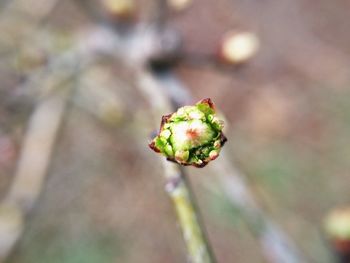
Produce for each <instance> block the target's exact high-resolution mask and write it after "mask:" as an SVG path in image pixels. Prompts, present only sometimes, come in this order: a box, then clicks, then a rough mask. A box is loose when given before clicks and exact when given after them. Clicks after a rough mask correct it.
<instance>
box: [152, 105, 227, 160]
mask: <svg viewBox="0 0 350 263" xmlns="http://www.w3.org/2000/svg"><path fill="white" fill-rule="evenodd" d="M223 127H224V125H223V121H222V120H220V119H219V118H218V117H217V116H216V113H215V106H214V103H213V102H212V100H211V99H210V98H207V99H203V100H201V101H199V102H198V103H196V104H195V105H194V106H184V107H181V108H179V109H178V110H177V111H176V112H174V113H172V114H169V115H165V116H163V117H162V121H161V125H160V129H159V133H158V135H157V136H156V137H155V138H154V139H153V140H152V141H151V143H150V144H149V147H150V148H151V149H152V150H154V151H155V152H157V153H161V154H162V155H164V156H165V157H166V158H167V159H168V160H169V161H173V162H177V163H179V164H182V165H193V166H195V167H204V166H205V165H206V164H207V163H208V162H210V161H211V160H214V159H216V158H217V157H218V156H219V153H220V150H221V147H222V146H223V145H224V144H225V142H226V141H227V139H226V137H225V135H224V134H223V132H222V129H223Z"/></svg>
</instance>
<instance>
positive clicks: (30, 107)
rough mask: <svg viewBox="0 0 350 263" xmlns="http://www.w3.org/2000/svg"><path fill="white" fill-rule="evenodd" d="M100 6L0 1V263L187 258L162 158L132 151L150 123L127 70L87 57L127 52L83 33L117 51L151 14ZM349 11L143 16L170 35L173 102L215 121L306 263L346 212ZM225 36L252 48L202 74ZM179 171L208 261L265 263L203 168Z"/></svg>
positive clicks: (257, 0)
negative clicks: (336, 213) (182, 99)
mask: <svg viewBox="0 0 350 263" xmlns="http://www.w3.org/2000/svg"><path fill="white" fill-rule="evenodd" d="M174 1H175V0H174ZM104 4H105V3H104V2H103V1H102V0H101V1H98V0H95V1H79V0H76V1H68V0H61V1H58V0H33V1H25V0H14V1H6V0H3V1H2V2H1V3H0V32H1V33H0V83H1V85H0V196H1V198H2V200H3V203H4V204H3V205H0V231H4V232H3V233H5V234H2V235H1V234H0V254H1V253H2V251H5V252H3V255H6V256H3V259H2V260H3V262H6V263H56V262H57V263H58V262H64V263H77V262H84V263H94V262H99V263H103V262H106V263H107V262H115V263H116V262H123V263H127V262H132V263H165V262H166V263H170V262H174V263H175V262H186V248H185V246H184V244H183V241H182V236H181V231H180V229H179V227H178V225H177V220H176V215H175V212H174V210H173V207H172V206H171V203H170V201H169V198H168V196H167V194H166V192H165V190H164V183H165V179H164V178H163V175H162V174H163V172H162V168H161V165H160V161H159V160H160V158H161V157H160V156H157V155H155V154H154V153H153V152H151V151H150V150H149V149H148V147H147V142H148V140H149V138H150V137H149V136H150V134H151V133H152V132H153V131H154V130H155V129H157V128H158V124H157V125H156V124H155V122H154V119H153V117H156V118H157V119H159V120H160V116H153V115H152V111H151V106H150V102H149V101H147V99H145V96H144V95H143V94H142V92H140V90H139V89H138V87H137V85H138V84H137V81H136V82H135V79H134V77H133V76H134V75H133V71H136V70H137V67H136V66H135V64H136V63H140V64H141V65H143V64H142V63H143V62H142V59H141V62H138V61H139V60H137V59H136V60H135V61H136V62H135V61H131V63H128V61H125V60H123V59H114V58H113V57H111V56H109V55H105V54H102V55H100V54H99V52H96V53H98V54H97V55H96V54H92V53H93V52H94V51H95V50H96V49H97V50H99V48H101V49H103V48H107V49H108V48H109V49H111V50H112V51H113V49H115V52H119V53H123V52H124V51H123V50H124V49H127V48H129V46H128V45H122V44H121V45H119V46H117V47H113V48H110V47H109V44H110V40H109V38H108V35H107V36H105V35H103V34H97V35H96V34H95V33H91V32H95V31H94V30H95V28H97V27H98V28H104V27H105V28H109V29H111V28H112V30H114V29H115V31H116V34H117V35H118V37H119V38H120V39H123V38H124V37H125V38H126V37H130V35H132V34H134V33H133V31H132V30H133V29H130V28H132V27H135V24H137V26H139V27H140V28H141V29H139V30H141V32H143V31H142V30H144V31H147V30H148V29H149V28H151V27H152V25H153V23H154V22H157V21H156V20H157V15H158V16H159V12H162V11H160V10H161V9H158V4H159V3H158V2H157V1H141V0H140V1H136V2H135V7H136V9H135V12H136V15H135V14H133V15H132V16H131V18H130V17H127V18H126V19H125V17H122V18H120V17H118V16H116V15H115V14H111V13H110V10H109V9H108V8H106V6H105V5H104ZM349 8H350V2H349V1H347V0H334V1H325V0H321V1H317V3H316V2H315V1H310V0H295V1H291V0H289V1H287V0H281V1H271V0H246V1H236V0H218V1H209V0H193V1H191V2H190V3H189V4H188V6H186V7H185V8H183V9H181V10H176V8H174V7H173V8H171V7H169V8H168V10H167V12H165V13H164V14H163V15H164V17H163V18H162V17H161V18H159V17H158V19H159V20H160V23H163V25H162V26H164V24H165V26H166V27H167V28H172V29H174V30H175V32H178V33H179V35H180V36H181V37H182V48H181V50H182V52H183V53H184V54H185V56H187V57H185V58H184V59H180V60H179V61H177V63H176V65H175V66H174V67H172V68H171V70H172V72H173V74H174V76H175V77H176V79H177V80H178V81H181V82H182V84H183V85H184V86H185V87H186V88H187V89H188V91H189V92H190V93H191V94H192V96H193V97H192V98H189V97H188V100H189V101H191V102H195V101H198V100H200V99H202V98H207V97H210V98H212V100H213V101H214V102H215V104H216V106H217V108H218V109H220V111H221V112H222V114H223V115H224V116H225V117H226V119H227V121H226V123H227V131H226V133H227V137H228V139H229V141H228V143H227V145H226V146H225V147H226V148H227V151H228V152H229V154H230V155H229V156H228V159H229V160H230V161H231V162H232V163H233V164H234V165H235V167H237V168H238V169H239V170H240V171H241V172H242V174H243V175H244V179H245V180H246V181H247V186H248V187H249V191H250V192H251V193H252V195H253V196H254V198H255V200H256V201H257V203H258V204H259V206H260V207H261V209H262V210H263V211H264V213H265V216H266V217H268V218H271V220H273V221H274V222H275V223H276V224H277V225H278V226H279V227H280V228H281V229H282V230H283V231H284V232H285V234H286V235H287V236H288V238H290V240H292V241H293V242H294V243H295V245H296V247H297V248H298V250H299V251H300V253H301V254H302V255H303V258H305V261H306V262H319V263H326V262H335V259H334V258H333V256H332V253H331V252H330V248H329V246H328V243H327V239H326V237H325V235H324V233H323V230H322V224H323V220H324V218H325V216H326V215H327V213H328V212H329V211H330V210H331V209H333V208H334V207H337V206H343V205H347V204H348V203H349V202H350V194H349V182H350V173H349V171H350V162H349V158H350V140H349V132H350V125H349V123H350V103H349V100H350V89H349V85H350V74H349V73H350V72H349V71H350V67H349V66H350V55H349V53H350V34H349V33H348V28H349V27H350V18H349V14H348V13H349V12H348V10H349ZM133 12H134V11H133ZM127 16H128V15H127ZM162 19H163V20H164V21H163V20H162ZM158 22H159V21H158ZM129 30H131V31H129ZM231 30H236V31H240V30H244V31H249V32H254V34H256V36H257V37H258V38H259V41H260V45H259V50H258V52H257V53H256V55H255V56H253V57H252V58H251V59H249V61H247V62H245V63H244V64H243V65H240V66H237V67H236V66H234V67H231V66H227V65H220V63H219V64H218V63H216V62H215V63H212V60H211V59H214V60H215V58H214V55H215V54H217V50H218V47H219V46H220V41H221V39H222V37H223V35H224V34H225V32H228V31H231ZM93 34H95V35H93ZM91 35H92V37H91ZM91 39H92V42H93V43H92V44H91V43H90V42H91ZM89 41H90V42H89ZM87 42H88V44H86V43H87ZM136 42H139V41H136ZM89 43H90V44H89ZM85 44H86V46H87V47H85V46H84V45H85ZM91 46H92V47H91ZM106 46H107V47H106ZM78 49H79V51H78V53H79V56H76V55H75V53H74V52H75V51H76V50H78ZM117 49H118V50H117ZM136 49H137V47H136ZM141 49H143V47H141ZM81 50H83V51H81ZM125 52H127V51H125ZM102 53H103V52H102ZM135 56H136V57H137V54H136V55H135ZM195 58H200V59H197V60H196V59H195ZM201 58H202V59H201ZM194 60H195V61H194ZM129 62H130V61H129ZM81 64H82V65H83V67H82V68H81V67H78V66H77V65H81ZM129 64H132V65H131V66H130V65H129ZM167 70H168V68H167ZM166 113H168V112H164V114H166ZM33 134H34V135H33ZM25 146H26V147H27V148H26V149H28V150H27V152H25V151H23V149H24V147H25ZM24 155H25V157H24ZM45 158H46V159H47V160H46V159H45ZM219 158H220V157H219ZM211 165H212V164H209V166H211ZM32 166H33V167H34V168H31V167H32ZM37 167H39V168H37ZM40 167H41V168H40ZM38 169H39V170H38ZM40 169H41V170H40ZM187 170H188V173H189V178H190V181H191V183H192V184H193V188H194V191H195V194H196V196H197V199H198V203H199V207H200V210H201V213H202V214H203V219H204V222H205V225H206V228H207V230H208V235H209V238H210V241H211V243H212V247H213V250H214V252H215V254H216V257H217V260H218V262H242V263H250V262H269V261H268V259H267V258H266V256H265V255H264V253H263V252H262V249H261V243H260V241H259V240H258V238H257V236H256V233H255V230H254V229H252V227H251V226H250V225H248V224H247V223H246V221H247V220H246V218H245V217H244V216H242V213H241V211H240V209H239V208H237V207H235V206H232V204H230V203H229V202H228V200H227V197H225V195H224V194H222V193H221V191H220V188H219V187H217V182H212V179H211V177H212V176H213V173H215V170H210V169H207V168H204V169H196V168H188V169H187ZM16 176H19V177H22V178H21V179H18V178H17V179H16ZM40 176H42V177H40ZM38 177H40V178H38ZM16 180H17V181H16ZM16 187H18V188H16ZM1 218H2V219H1ZM6 251H7V252H6ZM0 258H1V257H0Z"/></svg>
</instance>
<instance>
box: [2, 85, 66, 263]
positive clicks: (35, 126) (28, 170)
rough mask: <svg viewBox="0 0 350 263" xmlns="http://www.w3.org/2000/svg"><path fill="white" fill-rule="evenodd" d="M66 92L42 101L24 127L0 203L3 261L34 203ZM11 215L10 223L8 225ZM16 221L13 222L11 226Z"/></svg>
mask: <svg viewBox="0 0 350 263" xmlns="http://www.w3.org/2000/svg"><path fill="white" fill-rule="evenodd" d="M68 94H69V90H68V89H64V90H62V91H61V92H59V93H57V94H55V95H54V96H50V97H48V98H46V99H44V100H42V101H41V102H40V103H39V104H38V105H37V106H36V108H35V110H34V112H33V114H32V116H31V118H30V120H29V124H28V130H27V132H26V135H25V139H24V142H23V146H22V149H21V154H20V157H19V161H18V164H17V169H16V172H15V174H14V180H13V182H12V186H11V188H10V191H9V193H8V195H7V196H6V197H5V200H4V201H3V202H2V203H1V204H0V210H1V209H6V211H10V213H5V212H4V213H1V212H0V237H1V242H0V260H3V259H5V258H6V256H7V254H8V253H9V252H10V251H11V249H12V247H13V245H14V244H15V242H16V241H17V240H18V238H19V237H20V235H21V233H22V228H23V218H24V216H25V215H26V214H27V213H28V212H29V211H30V210H31V208H32V207H33V205H34V203H35V201H36V200H37V198H38V196H39V194H40V192H41V187H42V184H43V182H44V179H45V175H46V172H47V169H48V167H49V164H50V159H51V154H52V151H53V147H54V143H55V140H56V137H57V132H58V130H59V127H60V125H61V123H62V118H63V114H64V111H65V107H66V102H67V97H68ZM9 216H12V217H14V218H15V219H14V218H12V219H11V221H13V220H15V221H13V223H11V224H9V223H8V220H9V219H8V217H9ZM15 222H16V223H15Z"/></svg>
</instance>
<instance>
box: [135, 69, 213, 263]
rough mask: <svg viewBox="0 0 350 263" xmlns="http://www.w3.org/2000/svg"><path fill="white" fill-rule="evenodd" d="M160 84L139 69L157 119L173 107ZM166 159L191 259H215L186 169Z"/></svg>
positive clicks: (203, 262)
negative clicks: (201, 222) (187, 179)
mask: <svg viewBox="0 0 350 263" xmlns="http://www.w3.org/2000/svg"><path fill="white" fill-rule="evenodd" d="M158 86H159V80H158V79H157V78H155V77H154V76H153V75H152V74H150V73H148V72H147V71H140V72H139V73H138V87H139V89H140V91H141V92H142V93H143V95H144V96H145V98H146V99H147V101H148V102H149V103H150V104H151V106H152V111H153V114H154V115H155V117H156V119H157V120H158V119H160V118H159V117H160V116H161V115H162V114H164V112H171V111H172V109H171V107H170V105H171V101H169V100H168V98H167V97H166V96H164V94H162V93H163V91H162V90H161V89H159V87H158ZM157 125H158V123H157ZM162 163H163V169H164V172H165V177H166V179H167V183H166V190H167V192H168V193H169V195H170V197H171V199H172V201H173V204H174V207H175V210H176V213H177V215H178V219H179V223H180V226H181V229H182V233H183V237H184V239H185V242H186V246H187V250H188V253H189V257H190V260H191V262H192V263H214V262H215V259H214V257H213V254H212V252H211V249H210V246H209V243H208V241H207V238H206V235H205V231H204V228H203V227H202V226H201V224H200V218H199V216H198V212H197V211H196V206H195V203H194V200H193V196H192V194H191V190H190V187H189V184H188V182H187V181H186V179H185V178H186V177H185V174H184V172H183V171H182V169H180V166H179V165H177V164H173V163H170V162H168V161H166V160H165V159H163V161H162Z"/></svg>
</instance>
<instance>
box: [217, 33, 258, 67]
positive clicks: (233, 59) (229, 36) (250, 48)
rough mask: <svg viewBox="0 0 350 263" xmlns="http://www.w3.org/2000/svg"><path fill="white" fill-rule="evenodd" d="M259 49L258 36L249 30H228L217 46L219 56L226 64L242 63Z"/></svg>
mask: <svg viewBox="0 0 350 263" xmlns="http://www.w3.org/2000/svg"><path fill="white" fill-rule="evenodd" d="M258 49H259V39H258V37H257V36H256V35H255V34H253V33H250V32H232V31H231V32H228V33H226V34H225V36H224V38H223V40H222V41H221V43H220V47H219V58H220V60H221V61H223V62H224V63H227V64H233V65H236V64H242V63H244V62H247V61H248V60H249V59H251V58H252V57H253V56H254V55H255V54H256V53H257V51H258Z"/></svg>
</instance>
